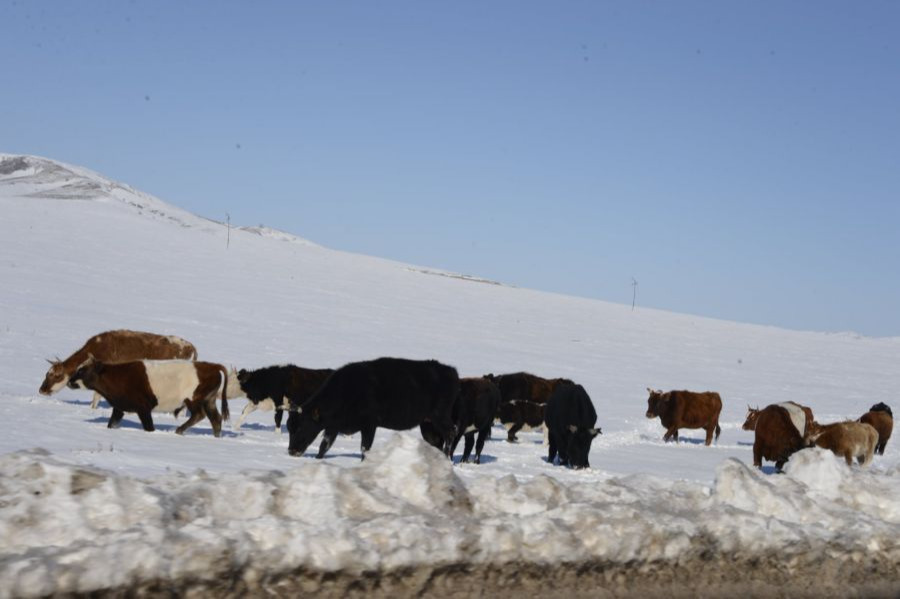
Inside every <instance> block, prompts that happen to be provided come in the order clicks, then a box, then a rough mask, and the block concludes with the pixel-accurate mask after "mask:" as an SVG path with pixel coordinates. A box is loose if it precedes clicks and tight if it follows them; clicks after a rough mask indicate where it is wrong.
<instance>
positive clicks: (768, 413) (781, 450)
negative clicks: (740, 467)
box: [743, 402, 813, 471]
mask: <svg viewBox="0 0 900 599" xmlns="http://www.w3.org/2000/svg"><path fill="white" fill-rule="evenodd" d="M806 410H809V408H806V409H803V406H801V405H799V404H796V403H793V402H784V403H781V404H771V405H768V406H766V407H765V408H763V409H761V410H753V409H752V408H750V413H748V414H747V421H746V422H744V427H743V428H744V430H753V431H755V436H754V438H753V465H754V466H756V467H757V468H762V461H763V460H764V459H765V460H769V461H770V462H775V469H776V470H778V471H781V468H782V466H784V463H785V462H787V461H788V459H789V458H790V457H791V455H792V454H793V453H794V452H797V451H799V450H801V449H803V448H804V447H806V446H808V445H809V441H808V435H809V432H810V430H811V428H812V426H813V421H812V410H809V413H807V412H806ZM807 418H809V421H808V422H807Z"/></svg>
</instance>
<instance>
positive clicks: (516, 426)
mask: <svg viewBox="0 0 900 599" xmlns="http://www.w3.org/2000/svg"><path fill="white" fill-rule="evenodd" d="M484 378H486V379H487V380H489V381H491V382H493V383H494V384H495V385H497V387H498V388H499V389H500V407H499V408H498V410H497V418H498V419H499V420H500V422H502V423H503V424H504V425H507V426H509V431H508V432H507V435H506V440H507V441H509V442H510V443H515V442H517V441H518V438H517V437H516V433H518V432H519V431H520V430H522V428H523V427H524V426H526V425H528V426H541V424H543V405H544V404H546V403H547V401H548V400H549V399H550V395H552V394H553V391H554V390H555V389H556V388H557V386H559V385H562V384H573V383H572V381H570V380H569V379H562V378H557V379H545V378H542V377H539V376H536V375H533V374H531V373H530V372H513V373H510V374H500V375H494V374H486V375H484ZM513 401H515V402H523V401H527V402H531V404H541V406H542V407H540V408H538V407H536V406H534V405H529V404H522V405H519V406H518V407H516V406H515V405H514V406H511V407H509V406H506V404H508V403H510V402H513ZM538 415H539V416H540V417H538Z"/></svg>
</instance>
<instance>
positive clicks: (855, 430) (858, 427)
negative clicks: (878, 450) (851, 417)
mask: <svg viewBox="0 0 900 599" xmlns="http://www.w3.org/2000/svg"><path fill="white" fill-rule="evenodd" d="M809 439H810V441H812V442H813V443H815V444H816V446H818V447H822V448H824V449H829V450H831V451H832V452H833V453H834V454H835V455H838V456H843V458H844V459H845V460H846V461H847V465H848V466H850V465H851V464H852V463H853V458H856V460H857V461H858V462H859V464H860V465H861V466H864V467H865V466H868V465H869V463H870V462H871V461H872V455H874V453H875V445H876V444H877V443H878V431H876V430H875V427H874V426H872V425H870V424H866V423H864V422H853V421H847V422H834V423H832V424H825V425H822V424H819V423H817V422H813V423H812V425H811V426H810V434H809Z"/></svg>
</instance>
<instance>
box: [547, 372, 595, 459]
mask: <svg viewBox="0 0 900 599" xmlns="http://www.w3.org/2000/svg"><path fill="white" fill-rule="evenodd" d="M544 421H545V423H546V424H547V432H548V434H549V439H550V453H549V454H548V456H547V461H548V462H550V463H551V464H553V463H554V461H555V459H556V456H557V454H559V463H560V465H562V466H570V467H572V468H575V469H581V468H590V467H591V465H590V462H589V461H588V454H589V453H590V451H591V443H592V442H593V441H594V437H596V436H597V435H599V434H600V428H599V427H597V428H594V425H595V424H597V412H596V411H595V410H594V404H593V402H592V401H591V398H590V397H589V396H588V394H587V391H585V390H584V387H582V386H581V385H576V384H574V383H569V384H563V385H558V386H557V387H556V389H555V390H554V391H553V394H552V395H551V396H550V399H549V401H548V402H547V408H546V410H545V416H544Z"/></svg>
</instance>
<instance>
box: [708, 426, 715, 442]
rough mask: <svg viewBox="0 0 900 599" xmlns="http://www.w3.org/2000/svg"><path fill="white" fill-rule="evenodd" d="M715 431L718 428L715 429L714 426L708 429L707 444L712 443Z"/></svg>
mask: <svg viewBox="0 0 900 599" xmlns="http://www.w3.org/2000/svg"><path fill="white" fill-rule="evenodd" d="M715 431H716V429H715V428H712V427H711V428H708V429H706V444H707V445H712V440H713V433H714V432H715Z"/></svg>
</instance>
